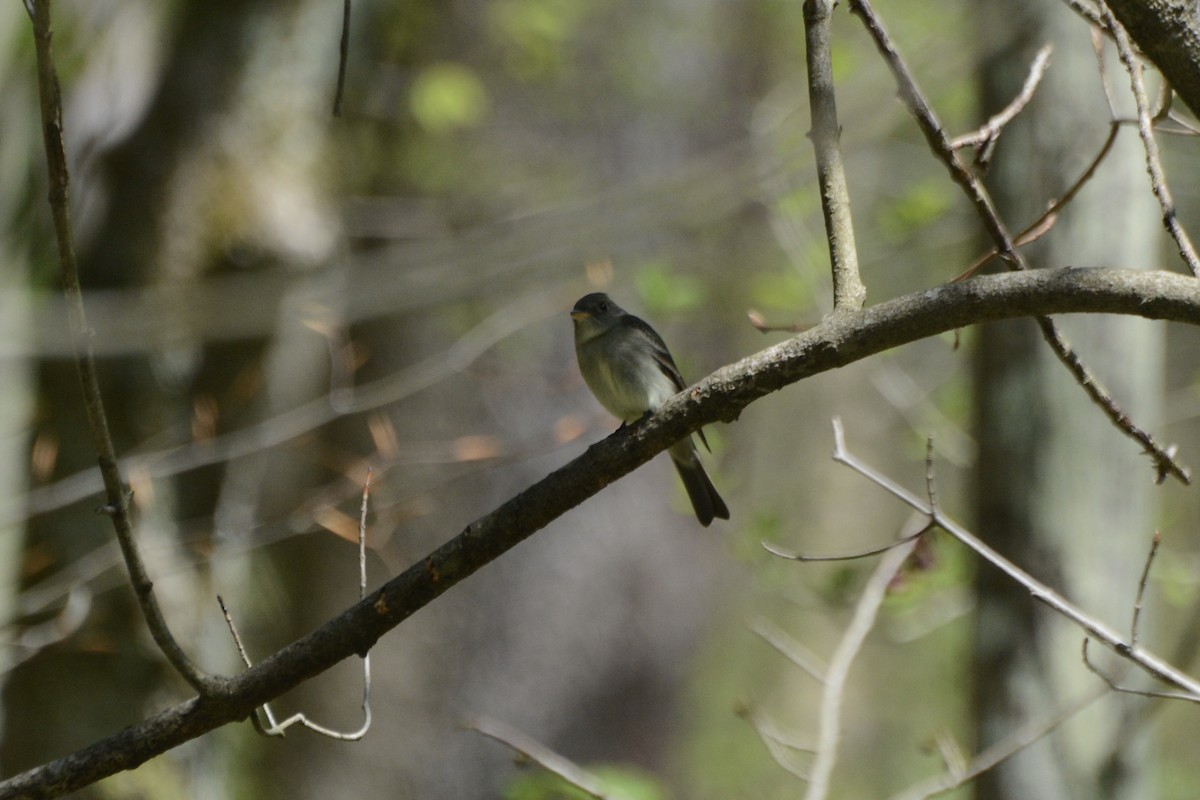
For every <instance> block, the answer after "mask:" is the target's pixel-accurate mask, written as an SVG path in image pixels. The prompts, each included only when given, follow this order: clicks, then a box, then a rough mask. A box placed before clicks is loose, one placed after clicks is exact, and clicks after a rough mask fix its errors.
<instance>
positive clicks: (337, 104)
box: [333, 0, 351, 117]
mask: <svg viewBox="0 0 1200 800" xmlns="http://www.w3.org/2000/svg"><path fill="white" fill-rule="evenodd" d="M350 3H351V0H342V39H341V42H340V43H339V45H338V73H337V89H336V90H334V93H333V115H334V116H335V117H340V116H341V115H342V95H343V93H344V92H345V91H346V62H347V61H349V60H350Z"/></svg>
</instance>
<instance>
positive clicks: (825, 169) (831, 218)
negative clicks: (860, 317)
mask: <svg viewBox="0 0 1200 800" xmlns="http://www.w3.org/2000/svg"><path fill="white" fill-rule="evenodd" d="M833 6H834V0H805V1H804V32H805V43H806V45H807V54H808V100H809V106H810V107H811V108H812V132H811V134H810V135H811V137H812V143H813V150H814V152H815V154H816V164H817V181H818V182H819V183H820V186H821V210H822V212H823V213H824V215H825V231H826V233H827V234H828V238H829V260H830V262H831V265H832V269H833V308H834V310H835V311H846V310H854V311H857V310H858V309H860V308H862V307H863V303H864V302H866V299H867V288H866V287H865V286H864V285H863V282H862V277H861V275H860V274H859V269H858V251H857V249H856V248H855V245H854V223H853V220H852V219H851V217H850V192H849V190H848V189H847V187H846V171H845V168H844V167H843V165H842V151H841V147H840V145H839V144H838V141H839V139H840V138H841V133H842V131H841V127H840V125H839V123H838V117H837V103H836V101H835V99H834V91H833V58H832V55H831V49H830V43H829V40H830V30H829V29H830V19H831V17H832V16H833Z"/></svg>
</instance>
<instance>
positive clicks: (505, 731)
mask: <svg viewBox="0 0 1200 800" xmlns="http://www.w3.org/2000/svg"><path fill="white" fill-rule="evenodd" d="M466 727H467V730H471V731H475V732H476V733H478V734H480V735H481V736H486V737H487V738H489V739H493V740H495V741H497V742H500V743H501V744H503V745H505V746H506V747H508V748H509V749H511V750H513V751H514V752H516V753H518V754H520V755H521V756H523V757H524V758H527V759H529V760H530V761H532V762H533V763H535V764H537V765H538V766H539V767H541V768H542V769H544V770H546V771H547V772H550V773H553V774H554V775H557V776H558V777H559V778H561V779H562V780H564V781H566V782H567V783H569V784H570V785H571V786H573V787H574V788H576V789H578V790H579V791H581V792H583V793H584V794H586V795H587V796H588V797H591V798H594V800H616V798H615V797H614V796H613V795H611V794H609V792H608V790H607V789H606V788H605V786H604V783H603V781H601V780H600V779H599V778H597V777H596V776H595V775H593V774H592V773H590V772H588V771H587V770H585V769H584V768H583V767H581V766H579V765H578V764H576V763H575V762H573V761H571V760H570V759H567V758H565V757H563V756H561V755H559V754H558V753H555V752H554V751H553V750H551V749H550V748H548V747H546V746H545V745H544V744H542V743H541V742H538V741H536V740H535V739H533V738H531V737H529V736H526V735H525V734H523V733H521V732H520V731H518V730H517V729H515V728H512V727H509V726H508V725H505V724H504V723H503V722H500V721H499V720H494V719H489V718H487V717H476V718H475V719H472V720H468V721H467V723H466Z"/></svg>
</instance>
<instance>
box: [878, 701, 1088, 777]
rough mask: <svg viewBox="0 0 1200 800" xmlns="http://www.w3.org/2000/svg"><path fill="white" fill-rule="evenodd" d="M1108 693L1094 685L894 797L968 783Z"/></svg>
mask: <svg viewBox="0 0 1200 800" xmlns="http://www.w3.org/2000/svg"><path fill="white" fill-rule="evenodd" d="M1107 694H1108V689H1107V688H1106V687H1100V688H1098V689H1093V690H1092V691H1090V692H1088V693H1087V694H1085V695H1083V696H1082V697H1080V698H1078V699H1077V700H1074V701H1072V702H1071V703H1068V704H1067V705H1066V706H1064V707H1063V708H1062V709H1060V710H1058V711H1055V712H1052V713H1050V714H1048V715H1047V716H1046V717H1044V718H1042V719H1036V720H1032V721H1030V722H1028V723H1026V724H1025V725H1022V726H1021V727H1020V728H1018V729H1017V730H1015V731H1013V732H1012V733H1011V734H1009V735H1008V736H1005V737H1004V738H1003V739H1001V740H1000V741H998V742H996V743H995V744H993V745H991V746H990V747H988V748H987V749H986V750H983V751H981V752H980V753H978V754H977V755H976V756H975V757H974V758H972V759H971V760H970V761H969V762H968V763H967V764H966V765H965V767H963V768H962V769H956V770H949V771H947V772H946V773H944V774H942V775H935V776H933V777H932V778H927V779H925V780H923V781H921V782H920V783H917V784H914V785H913V786H910V787H909V788H907V789H905V790H904V791H903V792H900V793H899V794H895V795H892V797H891V798H890V800H928V798H930V797H938V796H939V795H943V794H945V793H947V792H950V791H953V790H954V789H957V788H958V787H960V786H965V785H966V784H968V783H970V782H971V781H973V780H975V779H976V778H978V777H979V776H980V775H982V774H983V773H985V772H987V771H988V770H990V769H994V768H996V767H997V766H999V765H1000V764H1002V763H1004V762H1005V761H1007V760H1008V759H1010V758H1012V757H1013V756H1015V755H1016V754H1017V753H1020V752H1021V751H1022V750H1024V749H1025V748H1027V747H1029V746H1030V745H1032V744H1034V743H1035V742H1038V741H1040V740H1041V739H1042V738H1044V737H1045V736H1046V735H1047V734H1050V733H1053V732H1054V731H1056V730H1058V729H1059V728H1060V727H1062V725H1063V723H1065V722H1066V721H1067V720H1069V719H1071V718H1072V717H1074V716H1075V715H1076V714H1078V713H1079V712H1080V711H1083V710H1084V709H1085V708H1087V707H1088V706H1090V705H1091V704H1092V703H1094V702H1096V701H1097V700H1099V699H1100V698H1101V697H1104V696H1106V695H1107Z"/></svg>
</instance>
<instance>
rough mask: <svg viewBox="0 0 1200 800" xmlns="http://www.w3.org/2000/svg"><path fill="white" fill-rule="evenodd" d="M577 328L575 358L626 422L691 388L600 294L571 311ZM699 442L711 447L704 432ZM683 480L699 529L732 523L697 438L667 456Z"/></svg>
mask: <svg viewBox="0 0 1200 800" xmlns="http://www.w3.org/2000/svg"><path fill="white" fill-rule="evenodd" d="M571 319H572V320H573V321H574V323H575V357H576V358H577V359H578V360H579V371H580V372H581V373H583V380H584V381H585V382H586V383H587V385H588V388H589V389H591V390H592V394H593V395H595V396H596V399H597V400H599V401H600V405H602V406H604V407H605V408H606V409H608V411H609V412H610V413H611V414H613V415H614V416H616V417H617V418H618V419H620V420H621V421H622V423H630V422H636V421H637V420H639V419H641V418H642V417H644V416H646V415H647V414H649V413H651V412H653V411H655V410H657V409H658V408H659V407H660V406H662V404H663V403H665V402H667V401H668V400H670V399H671V398H672V397H674V396H675V395H677V394H679V393H680V392H682V391H683V390H684V389H685V388H687V384H686V383H684V380H683V377H682V376H681V375H680V374H679V368H678V367H676V366H675V361H674V359H672V358H671V354H670V352H668V351H667V346H666V344H664V343H663V340H662V337H660V336H659V335H658V334H657V333H655V332H654V329H653V328H651V327H650V326H649V325H647V324H646V323H645V322H644V321H642V320H641V319H639V318H637V317H635V316H634V315H633V314H630V313H628V312H626V311H625V310H624V309H623V308H621V307H620V306H619V305H617V304H616V303H614V302H613V301H612V300H610V299H609V297H608V295H606V294H603V293H601V292H595V293H593V294H589V295H587V296H585V297H583V298H581V299H580V300H579V302H578V303H576V304H575V308H573V309H572V310H571ZM697 432H698V433H699V434H700V441H702V442H704V447H705V448H708V441H707V440H705V438H704V433H703V432H702V431H697ZM667 452H669V453H670V454H671V461H673V462H674V463H675V469H676V470H677V471H678V472H679V477H680V479H681V480H682V481H683V488H685V489H686V490H687V494H688V497H689V498H690V499H691V501H692V508H693V509H695V511H696V518H697V519H698V520H700V524H701V525H704V526H705V527H707V526H708V525H709V523H711V522H712V521H713V518H714V517H720V518H721V519H729V509H728V508H727V507H726V506H725V501H724V500H722V499H721V496H720V495H719V494H717V490H716V488H714V487H713V484H712V481H711V480H709V478H708V473H706V472H705V471H704V466H703V465H702V464H701V463H700V456H699V454H698V453H697V452H696V447H695V445H693V444H692V437H691V436H688V437H687V438H685V439H682V440H680V441H679V442H677V443H675V444H673V445H671V447H670V449H669V450H668V451H667Z"/></svg>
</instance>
